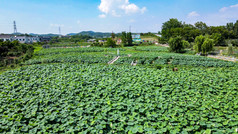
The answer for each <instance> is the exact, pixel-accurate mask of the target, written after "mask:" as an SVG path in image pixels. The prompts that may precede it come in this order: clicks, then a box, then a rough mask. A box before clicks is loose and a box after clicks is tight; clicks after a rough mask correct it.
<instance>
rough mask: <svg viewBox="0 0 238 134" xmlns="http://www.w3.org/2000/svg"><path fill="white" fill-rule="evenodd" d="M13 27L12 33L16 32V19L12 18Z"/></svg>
mask: <svg viewBox="0 0 238 134" xmlns="http://www.w3.org/2000/svg"><path fill="white" fill-rule="evenodd" d="M13 28H14V32H13V33H14V34H16V33H17V25H16V21H15V20H14V21H13Z"/></svg>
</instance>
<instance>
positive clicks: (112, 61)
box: [108, 56, 120, 64]
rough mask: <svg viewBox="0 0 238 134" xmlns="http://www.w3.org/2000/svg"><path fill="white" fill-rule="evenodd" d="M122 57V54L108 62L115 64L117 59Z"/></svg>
mask: <svg viewBox="0 0 238 134" xmlns="http://www.w3.org/2000/svg"><path fill="white" fill-rule="evenodd" d="M119 58H120V56H117V57H116V58H114V59H113V60H111V61H109V62H108V64H113V63H114V62H115V61H117V60H118V59H119Z"/></svg>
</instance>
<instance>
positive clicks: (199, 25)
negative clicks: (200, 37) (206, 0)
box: [194, 21, 208, 32]
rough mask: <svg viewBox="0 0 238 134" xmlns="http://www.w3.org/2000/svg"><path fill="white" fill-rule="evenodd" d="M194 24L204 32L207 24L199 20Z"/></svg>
mask: <svg viewBox="0 0 238 134" xmlns="http://www.w3.org/2000/svg"><path fill="white" fill-rule="evenodd" d="M194 25H195V27H196V28H197V29H199V30H201V31H204V32H205V31H206V30H207V28H208V26H207V24H206V23H204V22H201V21H199V22H196V23H195V24H194Z"/></svg>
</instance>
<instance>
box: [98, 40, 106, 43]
mask: <svg viewBox="0 0 238 134" xmlns="http://www.w3.org/2000/svg"><path fill="white" fill-rule="evenodd" d="M98 42H99V43H105V42H106V40H98Z"/></svg>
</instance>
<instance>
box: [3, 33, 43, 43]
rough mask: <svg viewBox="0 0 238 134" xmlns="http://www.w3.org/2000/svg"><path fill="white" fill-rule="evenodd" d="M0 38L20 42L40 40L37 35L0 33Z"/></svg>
mask: <svg viewBox="0 0 238 134" xmlns="http://www.w3.org/2000/svg"><path fill="white" fill-rule="evenodd" d="M0 39H1V40H3V41H15V40H17V41H19V42H20V43H26V44H30V43H35V42H40V38H39V37H38V36H16V35H11V34H3V35H0Z"/></svg>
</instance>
